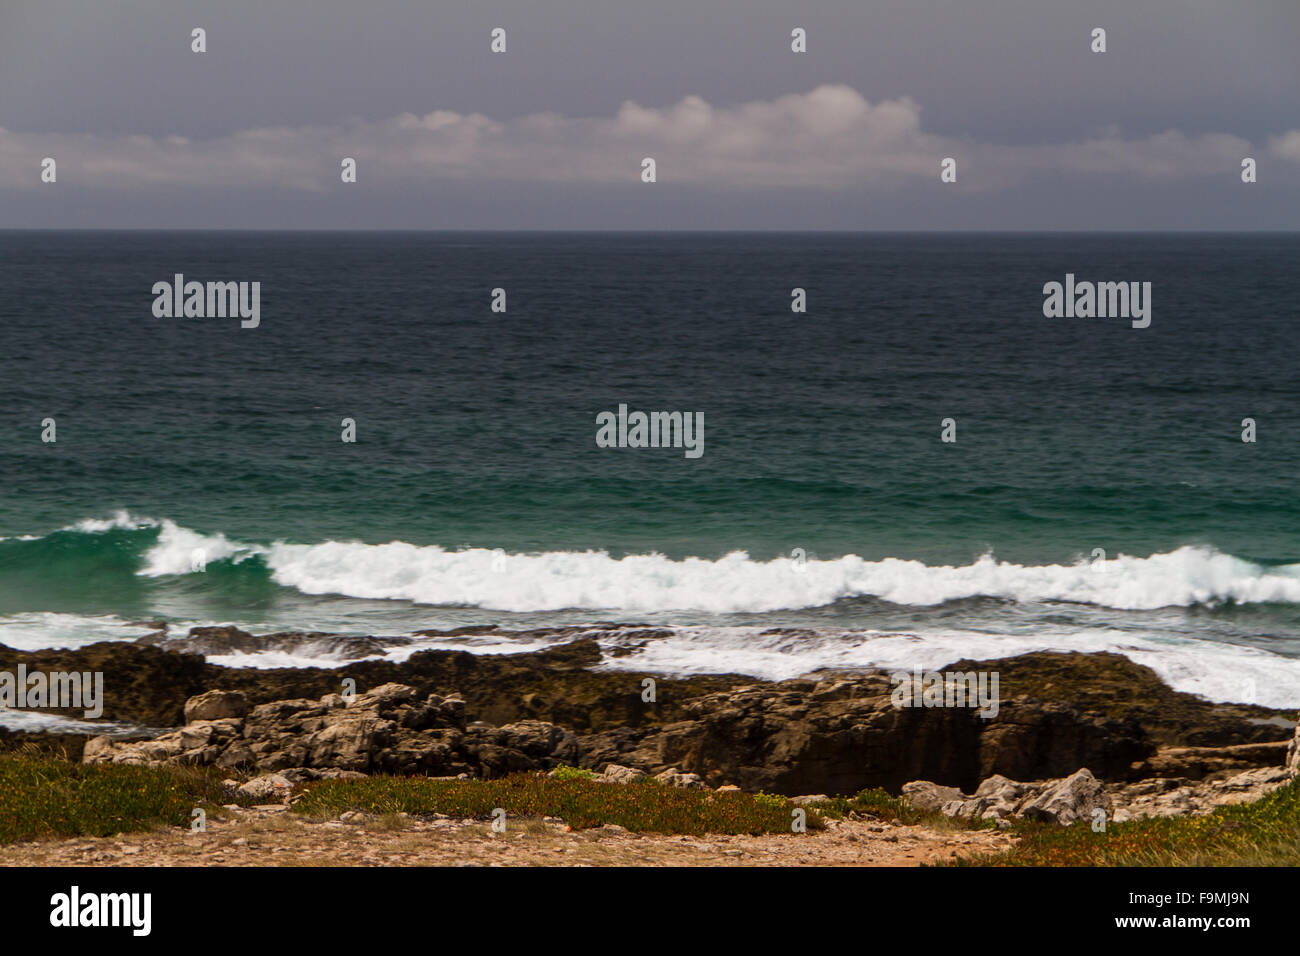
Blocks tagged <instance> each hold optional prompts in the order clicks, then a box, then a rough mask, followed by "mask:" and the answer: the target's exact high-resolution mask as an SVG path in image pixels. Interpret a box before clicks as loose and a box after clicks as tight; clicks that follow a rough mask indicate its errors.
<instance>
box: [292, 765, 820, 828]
mask: <svg viewBox="0 0 1300 956" xmlns="http://www.w3.org/2000/svg"><path fill="white" fill-rule="evenodd" d="M497 808H500V809H503V810H505V812H506V817H507V819H511V818H519V817H522V818H536V817H558V818H560V819H561V820H564V821H565V822H566V823H568V824H569V826H571V827H573V828H574V829H575V830H581V829H589V828H593V827H599V826H603V825H605V824H614V825H616V826H621V827H624V828H625V829H627V830H631V831H633V832H644V833H667V834H693V835H703V834H706V833H726V834H742V833H744V834H759V833H789V832H791V822H792V820H793V814H792V811H793V810H794V805H793V804H792V803H790V801H789V800H788V799H786V798H785V797H774V796H771V795H767V794H747V793H740V792H723V793H719V792H716V791H711V790H683V789H677V788H675V787H667V786H663V785H662V784H659V783H656V782H655V781H653V780H633V781H631V782H629V783H599V782H596V781H594V780H591V779H589V778H588V777H586V776H584V775H583V774H582V772H581V771H578V772H576V773H571V774H570V773H563V774H559V775H557V776H554V777H547V776H545V775H543V774H537V773H516V774H513V775H511V776H509V777H503V778H500V779H497V780H434V779H430V778H427V777H386V776H375V777H368V778H366V779H364V780H322V781H319V782H316V783H312V784H308V785H307V788H306V790H305V792H304V794H303V795H302V797H301V798H300V799H298V800H297V801H296V802H295V803H294V805H293V808H292V809H293V811H294V812H295V813H301V814H305V815H307V816H308V817H315V818H334V817H337V816H339V815H340V814H342V813H346V812H348V811H349V810H360V811H362V812H363V813H368V814H375V815H383V814H394V813H409V814H411V815H412V816H429V815H433V814H445V815H447V816H452V817H470V818H476V819H488V818H490V817H491V816H492V813H493V811H494V810H496V809H497ZM807 825H808V829H810V830H813V829H818V828H820V827H822V826H823V823H822V820H821V818H820V817H819V816H818V815H817V814H816V813H814V812H811V811H810V812H809V813H808V815H807Z"/></svg>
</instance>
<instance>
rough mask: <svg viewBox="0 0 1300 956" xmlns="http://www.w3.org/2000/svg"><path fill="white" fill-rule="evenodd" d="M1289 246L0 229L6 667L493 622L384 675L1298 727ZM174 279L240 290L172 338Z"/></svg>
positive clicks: (1201, 241)
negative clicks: (463, 667)
mask: <svg viewBox="0 0 1300 956" xmlns="http://www.w3.org/2000/svg"><path fill="white" fill-rule="evenodd" d="M1298 260H1300V236H1297V235H1292V234H1257V235H1245V234H1133V233H1126V234H970V233H963V234H826V233H814V234H780V233H752V234H736V233H725V234H724V233H717V234H713V233H678V234H673V233H644V234H638V233H437V232H430V233H373V232H367V233H361V232H356V233H347V232H321V233H290V232H284V233H267V232H0V369H3V373H2V374H0V643H3V644H6V645H9V646H12V647H17V648H23V649H34V648H41V647H52V646H76V645H81V644H86V643H90V642H93V641H99V640H106V639H111V640H132V639H134V638H136V637H139V636H140V635H142V634H144V633H146V632H147V631H149V630H151V626H150V625H149V624H148V623H147V622H152V621H157V620H163V621H166V622H168V624H169V626H170V627H171V633H173V634H183V633H184V631H185V629H186V628H188V627H190V626H194V625H200V624H218V623H230V624H236V625H238V626H240V627H242V628H244V629H246V630H250V631H253V632H255V633H265V632H269V631H275V630H299V631H303V630H315V631H332V632H340V633H349V634H376V635H398V636H400V635H409V634H412V633H413V632H414V631H417V630H425V629H450V628H456V627H461V626H464V625H484V624H488V625H495V626H496V627H497V629H496V630H493V631H486V632H478V633H470V634H462V635H453V636H426V637H422V638H420V639H419V640H418V641H416V642H414V643H412V644H409V645H406V646H404V647H401V648H398V649H395V650H394V651H392V653H393V654H394V656H403V655H406V654H409V653H411V652H412V650H414V649H418V648H420V647H463V648H465V649H468V650H471V651H474V652H477V653H505V652H511V651H517V650H526V649H531V648H534V647H538V646H543V645H545V644H546V643H547V642H548V641H551V640H559V639H561V637H560V636H557V635H552V634H547V633H546V632H545V631H544V630H543V631H539V630H538V629H544V628H549V627H554V626H558V625H565V626H568V625H578V626H584V627H588V628H589V629H590V631H591V633H592V634H593V635H594V636H596V637H597V638H598V639H599V640H601V641H602V642H603V643H605V644H606V646H608V647H611V648H615V647H622V649H623V650H626V651H629V652H630V653H627V654H626V655H625V656H618V657H611V658H610V659H609V662H608V663H607V664H606V665H605V666H607V667H620V668H627V669H636V670H647V671H655V672H664V673H679V674H681V673H702V672H713V671H726V672H741V673H748V674H753V675H756V676H761V677H768V678H783V677H789V676H795V675H798V674H802V673H805V672H808V671H811V670H814V669H817V668H826V667H831V668H860V667H866V666H884V667H890V668H894V667H906V668H911V667H913V666H920V667H936V666H941V665H943V664H946V663H950V662H952V661H954V660H957V659H960V658H993V657H1001V656H1006V655H1010V654H1016V653H1021V652H1024V651H1029V650H1037V649H1056V650H1080V651H1097V650H1113V651H1118V652H1120V653H1123V654H1125V655H1127V656H1129V657H1131V658H1132V659H1134V660H1136V661H1138V662H1139V663H1143V664H1147V665H1149V666H1151V667H1153V668H1155V669H1156V671H1157V672H1158V673H1159V674H1160V675H1161V676H1162V677H1164V678H1165V679H1166V680H1167V681H1168V682H1169V683H1171V684H1172V685H1173V686H1175V687H1177V688H1179V689H1183V690H1188V691H1193V692H1196V693H1199V694H1203V695H1205V696H1207V697H1209V698H1211V699H1215V700H1232V701H1248V702H1256V703H1260V704H1264V705H1268V706H1275V707H1283V706H1288V707H1289V706H1296V705H1300V538H1298V534H1297V532H1298V529H1300V525H1298V521H1300V495H1298V494H1297V488H1296V480H1295V479H1296V463H1297V448H1300V382H1298V381H1297V376H1296V374H1295V365H1294V362H1295V356H1296V354H1297V347H1298V346H1300V323H1298V322H1297V319H1298V318H1300V316H1298V315H1297V303H1298V302H1300V274H1298V273H1297V270H1296V263H1297V261H1298ZM176 274H182V275H183V276H184V277H185V280H186V281H191V280H193V281H200V282H209V281H213V282H216V281H220V282H227V281H230V282H259V283H260V319H259V324H258V325H257V327H256V328H244V327H242V325H241V321H240V319H239V318H237V317H179V318H178V317H157V316H155V314H154V310H153V305H154V300H155V294H154V292H153V291H152V289H153V287H154V286H155V284H156V283H159V282H171V281H172V280H173V277H174V276H175V275H176ZM1067 275H1072V276H1074V277H1076V279H1077V280H1078V281H1085V280H1087V281H1095V282H1110V281H1115V282H1138V283H1139V284H1140V283H1143V282H1150V283H1151V299H1150V305H1151V312H1150V320H1151V321H1150V325H1149V327H1146V328H1135V327H1133V325H1132V323H1131V322H1130V321H1128V320H1127V319H1124V318H1083V317H1068V318H1067V317H1059V318H1048V317H1046V316H1045V315H1044V308H1043V306H1044V298H1045V296H1044V292H1043V288H1044V285H1045V284H1046V283H1049V282H1053V281H1055V282H1065V280H1066V277H1067ZM796 288H799V289H803V290H804V292H805V295H806V312H801V313H800V312H794V311H792V309H791V303H792V290H793V289H796ZM495 289H500V290H504V302H505V310H504V311H494V310H493V308H492V304H493V301H494V291H493V290H495ZM495 298H496V300H497V302H498V305H500V298H501V297H500V295H499V294H498V295H496V296H495ZM620 406H626V409H628V410H633V411H635V410H643V411H646V412H650V411H679V412H682V413H683V414H684V415H686V416H690V418H691V420H697V417H698V416H702V422H703V426H704V427H703V433H702V438H703V441H702V443H701V445H700V448H701V449H702V454H700V455H699V456H698V457H691V456H688V455H687V454H686V453H685V451H684V450H683V448H680V447H659V448H654V447H600V446H599V445H598V443H597V440H596V439H597V432H598V427H597V416H598V415H599V414H600V413H602V412H613V413H615V414H616V413H617V412H618V410H619V408H620ZM50 419H52V420H53V429H54V431H53V433H52V434H51V433H50V431H49V429H50V425H49V423H48V420H50ZM345 419H350V420H351V421H352V423H353V425H352V428H353V429H354V435H355V441H353V442H345V441H343V440H341V437H342V436H343V434H344V430H345V428H346V427H347V426H346V425H345V423H344V420H345ZM947 419H950V420H951V422H950V423H945V420H947ZM1245 419H1251V420H1253V422H1254V425H1253V428H1254V430H1255V436H1254V437H1255V439H1256V440H1255V441H1252V442H1246V441H1243V440H1242V436H1243V430H1244V429H1245V428H1246V427H1247V426H1245V425H1244V424H1243V420H1245ZM945 433H946V434H947V437H949V438H952V437H954V436H955V441H944V440H943V438H944V436H945ZM48 437H53V438H54V440H53V441H47V440H43V438H48ZM620 625H655V626H656V628H657V630H655V631H654V632H652V633H648V632H646V631H645V630H644V629H634V628H630V627H624V626H620ZM516 631H529V632H531V633H526V634H512V633H511V632H516ZM566 633H571V632H566ZM213 660H215V661H216V662H218V663H230V664H240V665H252V666H293V665H302V664H311V663H329V662H328V661H322V660H319V659H317V658H304V657H293V656H291V655H288V654H285V653H281V652H267V653H265V654H258V655H232V656H229V657H223V658H213Z"/></svg>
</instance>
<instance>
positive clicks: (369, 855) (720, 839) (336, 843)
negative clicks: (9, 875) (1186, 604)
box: [0, 806, 1011, 866]
mask: <svg viewBox="0 0 1300 956" xmlns="http://www.w3.org/2000/svg"><path fill="white" fill-rule="evenodd" d="M1010 844H1011V838H1010V837H1008V836H1007V835H1005V834H1002V833H997V832H992V831H971V830H959V829H953V830H936V829H930V828H927V827H921V826H914V827H909V826H891V825H889V824H882V823H876V822H869V821H857V820H844V821H834V820H832V821H830V825H829V827H828V829H827V830H825V831H823V832H820V833H806V834H793V833H791V834H779V835H775V834H770V835H765V836H718V835H710V836H707V837H693V836H665V835H662V834H634V833H628V832H626V831H624V830H622V829H621V828H617V827H602V828H600V829H596V830H579V831H570V830H568V829H567V827H566V826H565V825H564V824H563V823H560V822H558V821H557V822H544V821H542V820H537V819H532V820H512V821H507V825H506V832H505V833H493V832H492V830H491V827H490V826H489V824H488V823H486V822H484V821H479V820H455V819H435V820H414V819H398V818H395V817H387V818H379V819H371V820H366V821H364V822H361V823H355V822H349V823H343V822H340V821H337V820H334V821H327V822H312V821H309V820H306V819H304V818H302V817H300V816H299V815H297V814H291V813H288V812H287V810H286V808H285V807H283V806H263V807H252V808H245V809H232V808H227V810H226V811H224V816H223V818H220V819H219V818H217V817H216V816H211V817H209V819H208V829H207V832H205V833H192V832H190V831H189V830H183V829H179V828H175V829H171V828H169V829H163V830H156V831H153V832H149V833H132V834H123V835H121V836H117V837H107V838H87V837H75V838H71V839H57V840H44V841H40V842H37V843H19V844H12V845H9V846H5V847H0V866H213V865H219V866H581V865H586V866H916V865H918V864H921V863H930V862H936V861H939V860H952V859H954V858H956V857H958V856H970V855H973V854H976V853H986V852H991V851H994V850H998V849H1002V848H1005V847H1007V846H1009V845H1010Z"/></svg>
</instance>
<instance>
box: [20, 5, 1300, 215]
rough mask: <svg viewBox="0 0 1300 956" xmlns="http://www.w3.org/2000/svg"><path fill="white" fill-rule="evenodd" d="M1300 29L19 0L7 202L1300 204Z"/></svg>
mask: <svg viewBox="0 0 1300 956" xmlns="http://www.w3.org/2000/svg"><path fill="white" fill-rule="evenodd" d="M196 27H201V28H203V29H204V30H205V31H206V42H207V50H206V52H202V53H196V52H194V51H193V50H192V49H191V43H192V37H191V31H192V30H193V29H194V28H196ZM498 27H499V28H502V29H504V30H505V43H506V50H505V52H504V53H494V52H492V50H491V49H490V45H491V41H492V36H491V32H492V30H493V29H494V28H498ZM1098 27H1100V28H1103V29H1105V31H1106V46H1107V49H1106V52H1104V53H1095V52H1093V51H1092V49H1091V46H1092V44H1093V30H1094V28H1098ZM795 28H802V29H803V30H805V31H806V35H807V52H802V53H796V52H793V51H792V50H791V31H792V30H794V29H795ZM1298 49H1300V0H1142V2H1140V3H1134V2H1133V0H1113V2H1112V0H1087V2H1081V0H652V2H632V0H474V2H473V3H452V2H448V0H114V2H112V3H105V2H103V0H0V228H177V229H216V228H222V229H239V228H243V229H340V228H360V229H797V230H805V229H808V230H820V229H834V230H971V229H990V230H1020V229H1029V230H1054V231H1055V230H1098V229H1103V230H1104V229H1117V230H1130V229H1158V230H1219V229H1226V230H1273V229H1283V230H1294V229H1296V228H1297V226H1298V225H1300V53H1297V50H1298ZM46 157H52V158H53V159H54V160H55V162H56V174H57V179H56V181H55V182H52V183H50V182H42V176H41V168H42V161H43V160H44V159H45V158H46ZM344 157H351V158H353V159H355V160H356V163H357V181H356V182H354V183H344V182H343V181H342V178H341V175H340V172H341V165H340V164H341V162H342V160H343V158H344ZM646 157H652V158H653V159H654V160H655V165H656V170H655V171H656V181H655V182H653V183H647V182H643V181H642V161H643V159H644V158H646ZM949 157H951V158H952V159H954V160H955V161H956V182H942V181H941V180H940V163H941V161H942V160H944V159H945V158H949ZM1245 157H1251V158H1253V159H1254V160H1255V161H1256V164H1257V179H1258V181H1257V182H1254V183H1249V184H1247V183H1243V182H1242V179H1241V163H1242V160H1243V158H1245Z"/></svg>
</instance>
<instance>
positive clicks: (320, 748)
mask: <svg viewBox="0 0 1300 956" xmlns="http://www.w3.org/2000/svg"><path fill="white" fill-rule="evenodd" d="M203 696H204V698H205V703H208V702H211V701H212V700H214V699H217V698H212V697H210V696H209V695H203ZM576 756H577V738H576V737H575V736H574V735H573V734H572V733H571V732H569V731H567V730H565V729H563V728H561V727H556V726H555V725H553V724H549V723H546V722H544V721H536V720H525V721H519V722H517V723H514V724H508V725H506V726H505V727H486V726H485V727H482V728H467V727H466V725H465V702H464V701H463V700H462V699H460V698H459V697H442V696H440V695H437V694H430V695H429V696H428V697H427V698H425V699H424V700H419V699H418V698H417V695H416V693H415V691H414V689H413V688H411V687H408V686H405V685H402V684H395V683H388V684H382V685H380V686H379V687H376V688H374V689H373V690H372V691H370V692H369V693H365V694H358V695H355V696H350V697H349V698H347V699H344V698H343V697H342V696H340V695H338V694H327V695H325V696H324V697H322V698H321V699H320V700H315V701H314V700H308V699H306V698H298V699H290V700H278V701H272V702H269V703H265V704H259V705H258V706H256V707H254V708H252V710H250V711H248V713H247V715H246V716H244V717H242V718H235V717H227V718H221V719H217V720H196V721H194V722H192V723H189V724H187V725H185V726H184V727H182V728H180V729H179V730H175V731H171V732H170V733H166V734H162V735H161V736H159V737H157V738H155V739H153V740H144V741H115V740H112V739H110V738H108V737H96V738H95V739H94V740H92V741H90V742H88V743H87V745H86V747H85V748H84V752H83V756H82V760H83V762H85V763H128V764H156V763H172V764H197V765H216V766H219V767H223V768H234V767H244V766H248V767H254V768H256V769H258V770H261V771H263V772H264V773H274V772H276V771H279V772H281V775H282V776H285V777H286V778H289V779H292V778H290V777H289V775H288V771H289V770H290V769H292V768H306V769H309V770H316V771H321V770H330V771H354V772H362V771H364V772H370V773H396V774H413V773H425V774H443V775H447V776H457V775H459V774H463V773H472V774H475V775H477V776H488V777H492V776H500V775H503V774H506V773H510V772H512V771H516V770H537V769H549V768H550V767H553V766H555V765H556V764H557V763H572V762H574V760H575V759H576ZM258 786H259V787H261V788H263V789H264V788H265V787H268V786H273V787H278V786H281V784H279V783H278V782H275V781H274V780H272V781H271V782H269V783H268V782H264V783H262V784H258ZM274 792H278V791H274Z"/></svg>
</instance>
